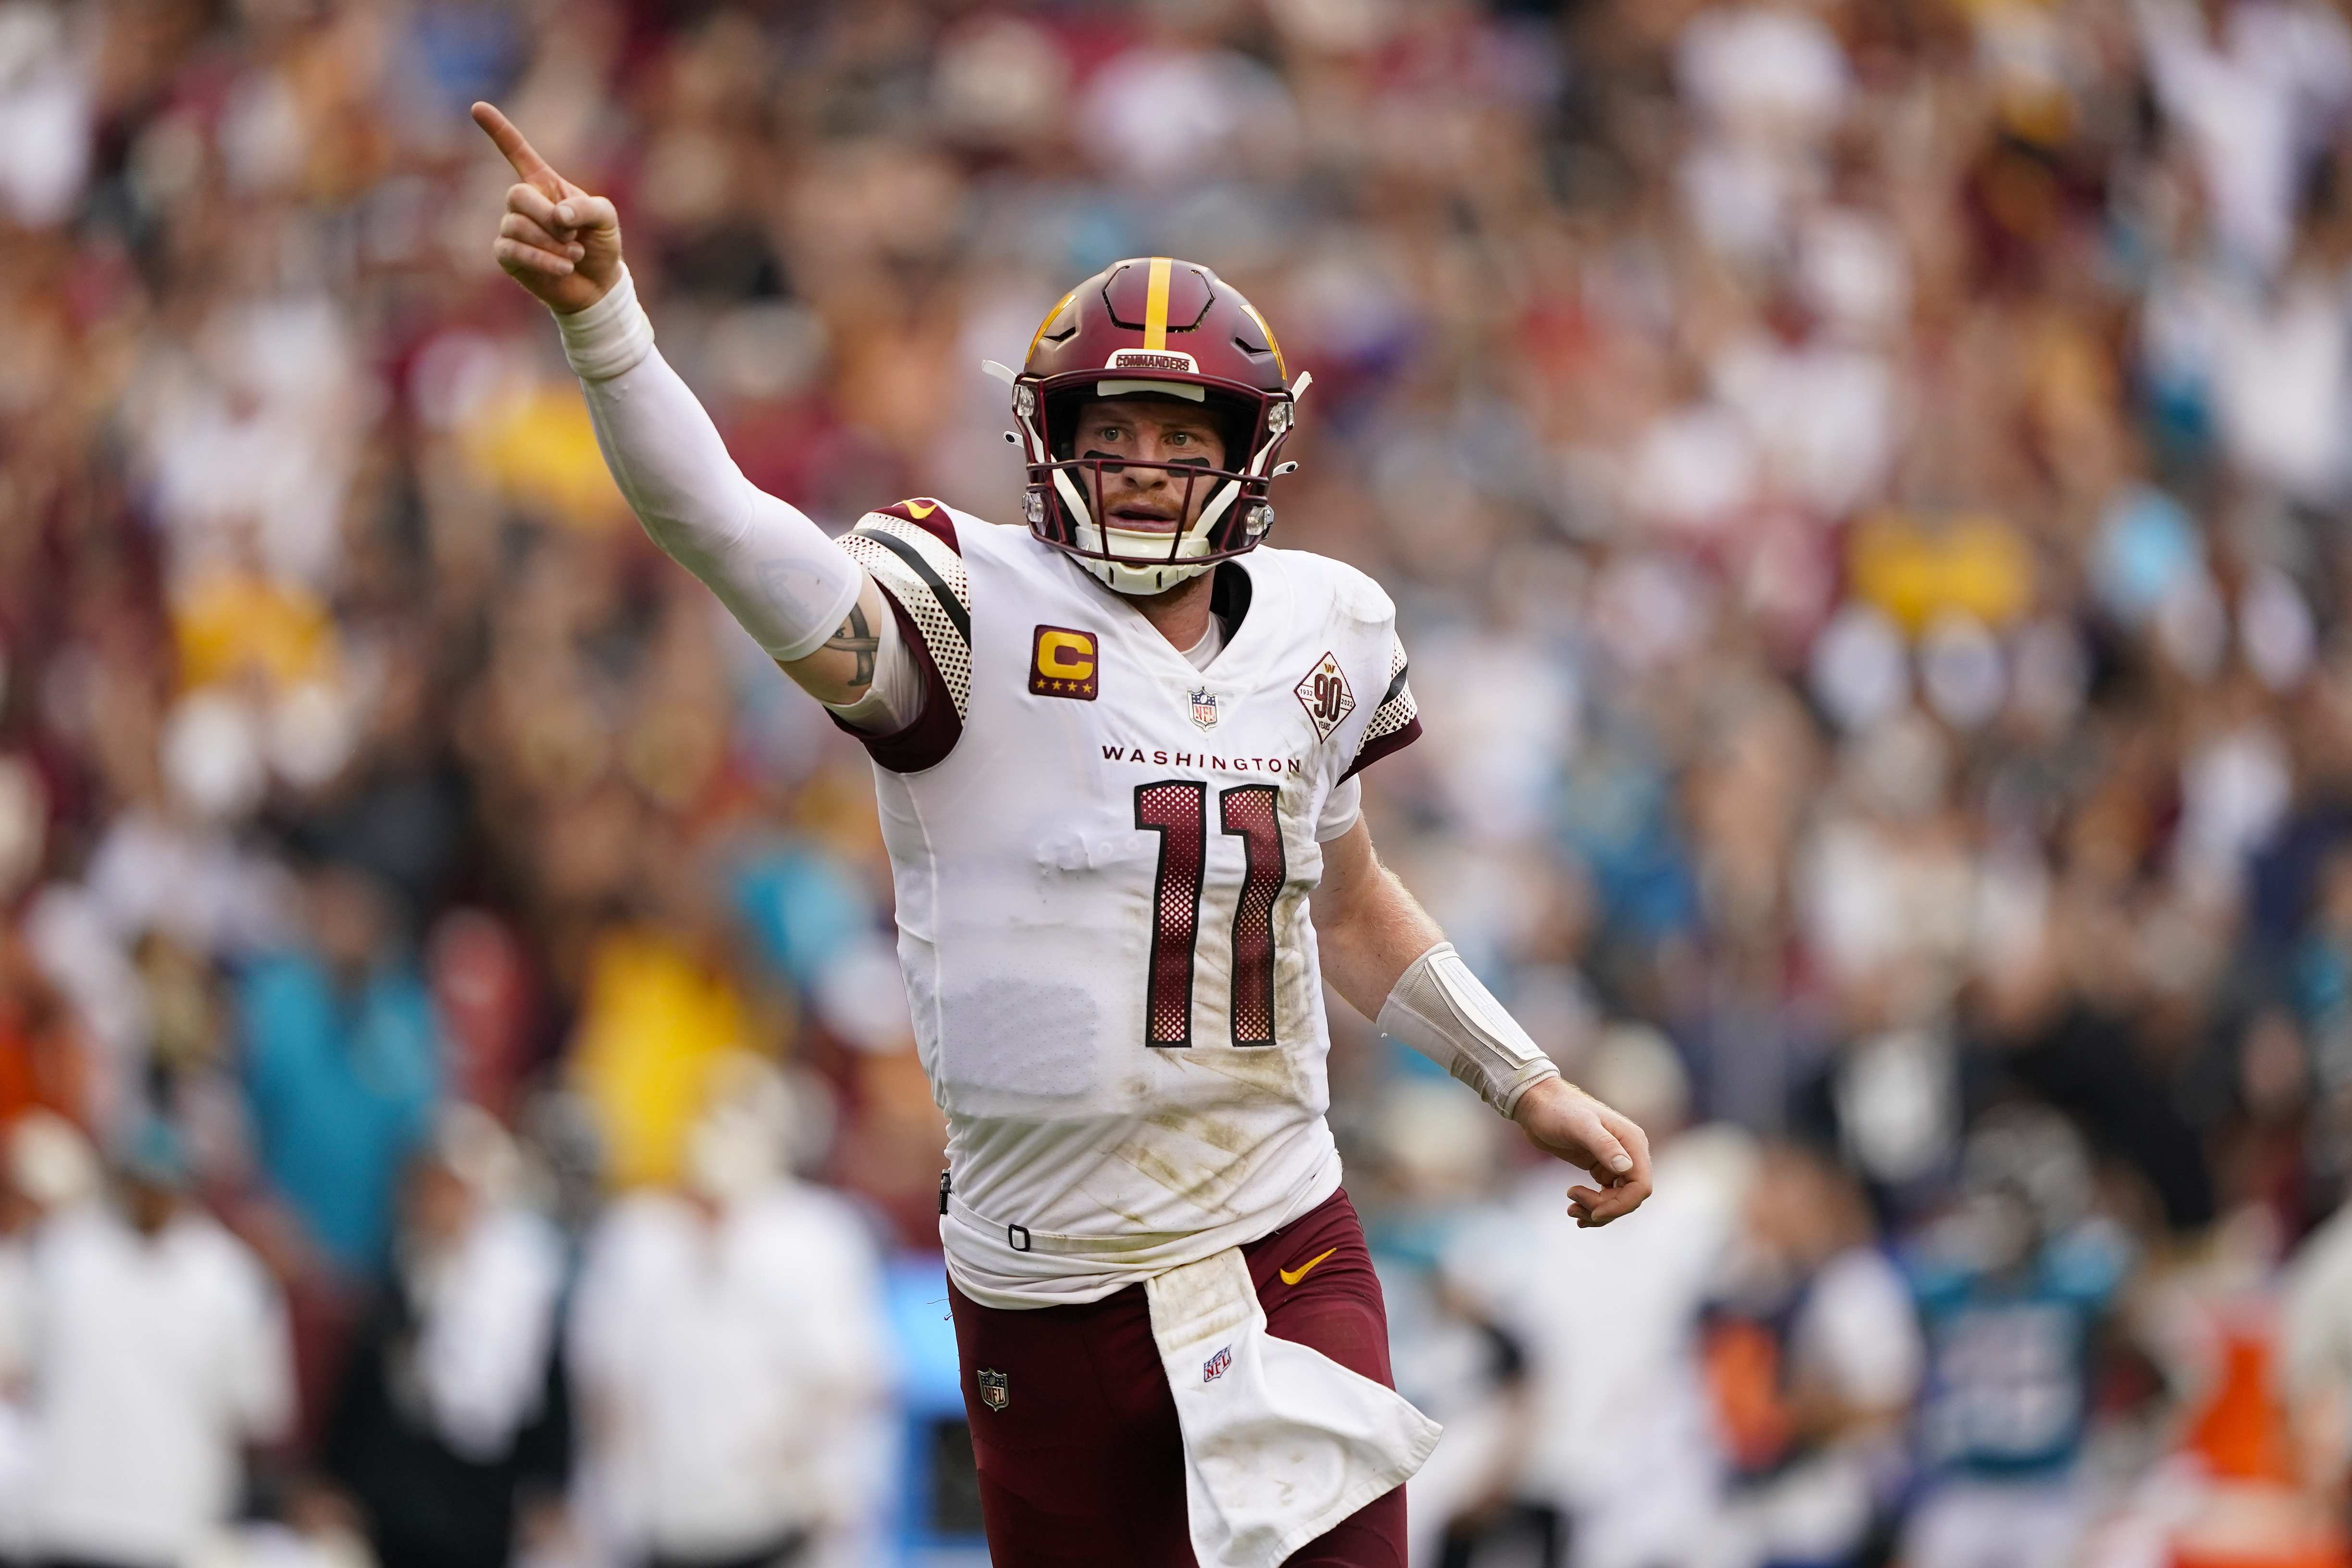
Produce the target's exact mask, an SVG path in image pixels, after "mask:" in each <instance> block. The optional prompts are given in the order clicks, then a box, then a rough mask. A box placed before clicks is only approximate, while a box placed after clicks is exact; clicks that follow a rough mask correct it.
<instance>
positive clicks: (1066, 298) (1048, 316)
mask: <svg viewBox="0 0 2352 1568" xmlns="http://www.w3.org/2000/svg"><path fill="white" fill-rule="evenodd" d="M1077 297H1078V291H1077V290H1076V289H1071V290H1070V291H1069V292H1068V293H1066V294H1065V295H1063V296H1062V300H1061V303H1059V304H1057V305H1055V307H1054V308H1053V309H1052V310H1048V311H1046V312H1045V320H1044V321H1040V322H1038V323H1037V330H1036V331H1034V332H1032V333H1030V334H1029V353H1031V354H1034V353H1036V352H1037V340H1038V339H1039V338H1042V337H1044V336H1045V329H1046V328H1047V327H1050V326H1052V325H1053V324H1054V319H1055V317H1057V316H1059V315H1060V314H1061V313H1062V312H1063V311H1065V310H1068V309H1069V308H1070V301H1071V300H1075V299H1076V298H1077ZM1276 357H1277V358H1279V357H1280V356H1278V355H1277V356H1276ZM1025 362H1026V356H1024V366H1025Z"/></svg>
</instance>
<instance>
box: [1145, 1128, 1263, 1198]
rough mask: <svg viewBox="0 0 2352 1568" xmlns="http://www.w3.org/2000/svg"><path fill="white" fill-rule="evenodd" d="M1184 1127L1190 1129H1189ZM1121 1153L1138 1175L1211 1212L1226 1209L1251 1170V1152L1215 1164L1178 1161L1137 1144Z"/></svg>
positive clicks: (1158, 1151)
mask: <svg viewBox="0 0 2352 1568" xmlns="http://www.w3.org/2000/svg"><path fill="white" fill-rule="evenodd" d="M1181 1131H1190V1129H1182V1130H1181ZM1118 1157H1119V1158H1120V1159H1122V1160H1124V1161H1126V1162H1127V1163H1129V1165H1131V1166H1133V1167H1134V1169H1135V1172H1136V1173H1137V1174H1138V1175H1140V1176H1142V1177H1144V1178H1145V1179H1147V1180H1149V1181H1151V1182H1154V1183H1157V1184H1159V1185H1160V1186H1163V1187H1165V1188H1167V1189H1168V1190H1169V1191H1170V1192H1171V1193H1174V1194H1176V1195H1177V1196H1178V1197H1180V1198H1182V1199H1183V1200H1184V1201H1185V1202H1186V1203H1188V1204H1191V1205H1193V1206H1194V1207H1195V1208H1198V1209H1202V1210H1203V1211H1206V1212H1210V1213H1220V1212H1223V1210H1224V1209H1225V1206H1226V1202H1225V1201H1226V1200H1227V1199H1228V1198H1230V1197H1232V1196H1233V1194H1234V1188H1236V1187H1238V1186H1240V1185H1241V1184H1242V1183H1243V1181H1244V1180H1245V1179H1246V1178H1247V1177H1248V1175H1249V1172H1250V1161H1249V1156H1248V1155H1246V1154H1238V1153H1237V1154H1235V1155H1234V1157H1233V1158H1232V1159H1230V1160H1226V1161H1223V1162H1221V1163H1215V1164H1211V1163H1207V1162H1202V1163H1198V1164H1195V1163H1192V1162H1189V1161H1188V1162H1186V1163H1184V1164H1182V1165H1179V1164H1177V1163H1174V1162H1173V1161H1171V1159H1169V1158H1168V1156H1167V1155H1166V1154H1165V1153H1163V1152H1161V1151H1160V1150H1157V1149H1144V1148H1138V1147H1136V1146H1135V1145H1134V1144H1131V1143H1130V1144H1127V1145H1124V1146H1122V1147H1121V1148H1120V1150H1119V1151H1118Z"/></svg>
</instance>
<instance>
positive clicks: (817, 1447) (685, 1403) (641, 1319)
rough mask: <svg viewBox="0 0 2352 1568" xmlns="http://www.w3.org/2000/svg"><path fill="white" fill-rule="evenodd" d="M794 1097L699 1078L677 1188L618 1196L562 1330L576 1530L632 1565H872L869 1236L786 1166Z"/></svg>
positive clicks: (725, 1078) (873, 1379)
mask: <svg viewBox="0 0 2352 1568" xmlns="http://www.w3.org/2000/svg"><path fill="white" fill-rule="evenodd" d="M791 1121H792V1107H791V1101H790V1091H789V1089H787V1088H786V1085H785V1083H784V1080H783V1079H782V1078H781V1077H780V1076H779V1075H778V1074H777V1073H776V1071H775V1069H774V1068H773V1067H772V1065H770V1064H768V1063H766V1062H763V1061H761V1060H759V1059H758V1058H753V1057H750V1056H748V1055H745V1054H743V1053H740V1052H736V1053H730V1054H727V1055H722V1056H720V1057H719V1058H717V1059H716V1060H714V1061H713V1062H712V1063H711V1064H710V1067H709V1077H708V1079H707V1088H706V1089H705V1092H704V1096H703V1102H702V1107H701V1110H700V1111H699V1113H698V1115H697V1116H696V1117H695V1119H694V1121H693V1123H692V1125H691V1127H690V1129H689V1131H688V1136H687V1153H686V1170H685V1174H684V1178H683V1180H682V1182H681V1183H680V1184H678V1185H677V1187H674V1188H667V1189H659V1188H646V1189H641V1190H639V1191H636V1192H634V1193H631V1194H626V1195H625V1196H623V1197H621V1198H620V1199H618V1200H617V1201H616V1202H615V1203H614V1205H613V1207H612V1208H611V1210H610V1211H609V1212H608V1213H607V1214H606V1215H604V1218H603V1219H602V1220H601V1221H599V1222H598V1225H597V1227H596V1229H595V1231H594V1232H593V1235H592V1236H591V1237H590V1239H589V1243H588V1249H587V1258H586V1261H585V1263H584V1265H583V1270H582V1274H581V1279H580V1284H579V1289H578V1296H577V1300H576V1302H575V1304H574V1308H573V1311H572V1328H571V1334H572V1340H571V1346H572V1349H571V1363H572V1377H573V1380H574V1383H575V1385H576V1387H577V1389H578V1394H579V1402H580V1411H581V1418H582V1423H583V1432H582V1435H583V1456H582V1470H581V1484H580V1488H579V1495H580V1512H581V1515H582V1521H583V1528H584V1529H586V1530H587V1531H589V1533H590V1534H591V1536H592V1537H593V1538H594V1539H598V1540H600V1541H601V1542H603V1543H604V1545H605V1547H606V1549H607V1550H608V1551H609V1552H611V1553H612V1554H613V1560H614V1561H615V1562H619V1563H631V1564H643V1565H644V1568H823V1565H826V1564H835V1563H839V1564H849V1563H857V1562H861V1561H865V1560H866V1558H865V1557H864V1556H863V1555H861V1554H862V1553H865V1552H872V1551H873V1550H875V1546H874V1542H872V1540H871V1539H870V1538H866V1535H865V1532H866V1531H867V1530H868V1529H869V1528H870V1522H871V1518H872V1510H873V1507H874V1503H875V1493H874V1488H875V1486H876V1479H877V1473H878V1472H879V1470H880V1468H881V1461H882V1457H883V1452H884V1449H883V1447H882V1446H883V1445H884V1444H885V1443H886V1442H887V1428H886V1427H885V1426H883V1424H882V1422H881V1420H880V1417H881V1414H882V1408H883V1407H882V1398H883V1394H884V1393H885V1390H886V1388H887V1379H888V1377H889V1368H888V1364H887V1351H886V1347H885V1343H884V1342H883V1340H882V1337H881V1333H880V1329H881V1322H880V1311H881V1281H880V1278H879V1270H878V1260H877V1258H876V1256H875V1248H874V1243H873V1240H872V1238H871V1237H870V1236H869V1234H868V1232H867V1229H866V1225H865V1224H864V1222H862V1221H861V1220H860V1218H859V1217H858V1216H857V1215H856V1214H855V1213H854V1212H853V1211H851V1210H850V1209H848V1208H847V1207H846V1206H845V1205H844V1204H842V1202H841V1201H840V1200H839V1199H838V1198H836V1197H835V1196H834V1195H832V1194H828V1193H825V1192H824V1191H822V1190H821V1189H818V1188H814V1187H811V1186H808V1185H805V1184H802V1183H801V1182H799V1181H797V1180H794V1179H793V1177H792V1176H791V1175H790V1173H789V1172H788V1168H787V1165H786V1163H785V1156H786V1153H787V1150H788V1143H789V1139H790V1137H791V1135H792V1129H791Z"/></svg>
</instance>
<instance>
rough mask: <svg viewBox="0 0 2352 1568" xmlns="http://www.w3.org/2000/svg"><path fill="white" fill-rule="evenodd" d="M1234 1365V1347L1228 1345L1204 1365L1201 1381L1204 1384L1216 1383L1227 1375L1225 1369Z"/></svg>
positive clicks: (1202, 1366)
mask: <svg viewBox="0 0 2352 1568" xmlns="http://www.w3.org/2000/svg"><path fill="white" fill-rule="evenodd" d="M1233 1364H1234V1347H1233V1346H1231V1345H1227V1346H1225V1347H1224V1348H1223V1350H1220V1351H1219V1352H1217V1353H1216V1354H1214V1355H1213V1356H1211V1357H1210V1358H1209V1359H1208V1360H1207V1361H1205V1362H1203V1363H1202V1365H1201V1381H1202V1383H1214V1382H1216V1381H1217V1379H1219V1378H1221V1377H1223V1376H1224V1375H1225V1369H1226V1368H1227V1367H1230V1366H1231V1365H1233Z"/></svg>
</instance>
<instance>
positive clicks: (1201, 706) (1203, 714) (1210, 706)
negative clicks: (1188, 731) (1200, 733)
mask: <svg viewBox="0 0 2352 1568" xmlns="http://www.w3.org/2000/svg"><path fill="white" fill-rule="evenodd" d="M1192 722H1193V723H1195V724H1197V725H1199V726H1200V727H1201V728H1202V729H1203V730H1213V729H1215V728H1216V727H1217V694H1216V693H1215V692H1213V691H1212V690H1210V689H1208V688H1207V687H1205V686H1204V687H1202V688H1201V689H1199V690H1197V691H1194V692H1193V693H1192Z"/></svg>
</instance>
